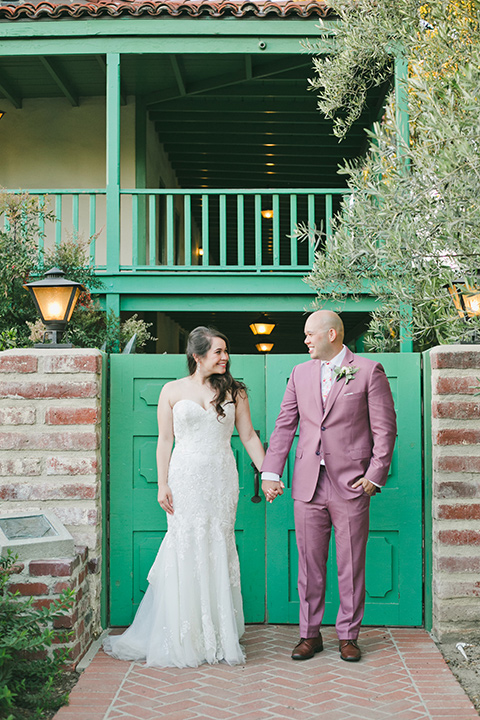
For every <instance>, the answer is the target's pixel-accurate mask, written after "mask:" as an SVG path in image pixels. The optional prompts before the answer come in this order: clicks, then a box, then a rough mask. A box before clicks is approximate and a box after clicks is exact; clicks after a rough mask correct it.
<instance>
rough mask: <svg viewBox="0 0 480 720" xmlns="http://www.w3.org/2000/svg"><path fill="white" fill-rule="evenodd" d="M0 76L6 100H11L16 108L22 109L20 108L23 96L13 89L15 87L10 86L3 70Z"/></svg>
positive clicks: (0, 86) (0, 90)
mask: <svg viewBox="0 0 480 720" xmlns="http://www.w3.org/2000/svg"><path fill="white" fill-rule="evenodd" d="M0 78H1V80H0V92H1V93H2V95H3V96H4V97H5V99H6V100H9V101H10V102H11V103H12V105H13V107H14V108H16V109H17V110H20V108H21V107H22V98H21V97H20V96H19V95H17V93H16V92H15V90H13V88H12V87H11V86H10V83H9V82H8V81H7V80H5V78H4V76H3V71H2V72H1V73H0Z"/></svg>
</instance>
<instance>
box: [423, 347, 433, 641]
mask: <svg viewBox="0 0 480 720" xmlns="http://www.w3.org/2000/svg"><path fill="white" fill-rule="evenodd" d="M422 361H423V407H424V413H423V432H424V440H423V442H424V453H423V454H424V458H425V460H424V471H423V476H424V483H425V486H424V496H423V497H424V521H423V532H424V541H423V542H424V578H425V581H424V582H425V585H424V600H423V608H424V618H423V622H424V625H425V630H428V631H430V630H431V629H432V624H433V597H432V595H433V589H432V575H433V572H432V563H433V517H432V515H433V508H432V483H433V477H432V476H433V469H432V365H431V358H430V350H426V351H425V352H424V353H422Z"/></svg>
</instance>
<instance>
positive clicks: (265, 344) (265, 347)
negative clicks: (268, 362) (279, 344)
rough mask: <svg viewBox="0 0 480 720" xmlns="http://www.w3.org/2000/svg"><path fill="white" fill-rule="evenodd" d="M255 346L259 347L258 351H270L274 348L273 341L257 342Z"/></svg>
mask: <svg viewBox="0 0 480 720" xmlns="http://www.w3.org/2000/svg"><path fill="white" fill-rule="evenodd" d="M255 347H256V348H257V350H258V352H263V353H268V352H270V351H271V349H272V348H273V343H268V342H261V343H257V344H256V345H255Z"/></svg>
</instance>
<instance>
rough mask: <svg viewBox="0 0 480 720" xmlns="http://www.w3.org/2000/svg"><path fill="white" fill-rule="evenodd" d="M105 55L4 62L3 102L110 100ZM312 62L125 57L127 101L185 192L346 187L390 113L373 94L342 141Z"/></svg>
mask: <svg viewBox="0 0 480 720" xmlns="http://www.w3.org/2000/svg"><path fill="white" fill-rule="evenodd" d="M105 74H106V65H105V57H104V56H100V55H95V56H58V57H48V58H47V57H44V56H36V57H35V56H29V57H19V58H7V57H3V58H0V97H1V95H3V96H4V97H6V98H8V99H9V100H10V101H11V102H13V104H14V105H15V106H16V107H20V106H21V104H22V100H23V99H24V98H48V97H52V98H54V97H64V98H65V101H66V102H68V103H70V104H71V105H72V106H76V105H78V104H81V102H82V98H85V97H88V96H103V95H105ZM311 74H312V70H311V59H310V58H309V57H308V56H305V55H302V54H300V53H299V55H298V56H292V55H289V56H281V55H277V56H271V55H270V56H269V57H268V59H267V58H265V57H263V56H250V55H247V56H244V55H240V54H231V55H219V54H211V55H189V54H182V55H180V54H179V55H149V54H146V55H122V58H121V94H122V103H123V104H124V103H126V102H127V101H128V96H132V95H134V96H138V97H141V99H142V102H144V103H145V104H146V107H147V109H148V112H149V115H150V118H151V119H152V120H153V121H154V123H155V127H156V131H157V133H158V138H159V141H160V142H161V143H163V144H164V146H165V149H166V151H167V152H168V156H169V159H170V162H171V164H172V166H173V168H174V170H175V172H176V174H177V177H178V180H179V184H180V186H181V187H185V188H202V187H210V188H229V187H245V188H248V187H258V188H266V187H272V188H274V187H278V188H289V187H291V188H295V187H305V188H308V187H341V186H342V184H343V182H344V181H343V179H342V178H341V176H339V175H338V174H337V170H338V166H339V165H341V164H343V162H344V160H345V159H352V158H355V157H357V156H359V155H361V154H362V153H364V152H365V149H366V136H365V128H369V127H371V124H372V122H374V121H375V120H376V119H377V118H378V116H379V114H380V113H381V109H382V107H383V101H384V96H385V92H386V89H387V88H386V87H379V88H374V89H372V90H371V92H370V97H369V99H368V109H367V110H366V111H365V112H364V113H363V115H362V116H361V117H360V118H359V119H358V120H357V122H356V123H355V126H354V127H353V128H352V130H351V131H350V133H349V135H348V137H347V138H346V139H345V140H344V141H343V142H342V143H340V144H339V143H338V141H337V139H336V138H335V137H334V136H333V135H332V132H331V123H330V122H329V121H327V120H325V119H324V118H323V117H322V116H321V115H320V113H319V112H318V111H317V110H316V98H315V96H314V94H313V93H311V92H309V91H308V89H307V88H308V82H307V79H308V77H309V76H311Z"/></svg>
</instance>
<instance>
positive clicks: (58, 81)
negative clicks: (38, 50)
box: [38, 55, 80, 107]
mask: <svg viewBox="0 0 480 720" xmlns="http://www.w3.org/2000/svg"><path fill="white" fill-rule="evenodd" d="M38 59H39V60H40V62H41V63H42V65H43V67H44V68H45V70H46V71H47V72H48V74H49V75H50V77H51V78H52V80H53V81H54V83H55V85H56V86H57V87H58V88H59V89H60V90H61V92H62V94H63V95H64V96H65V97H66V98H67V100H68V101H69V103H70V105H72V107H78V106H79V104H80V102H79V99H78V94H77V93H76V91H75V89H74V88H73V86H72V84H71V83H70V81H69V80H68V79H67V78H66V77H65V75H64V73H63V72H62V70H60V68H59V66H58V63H54V61H53V60H48V59H47V58H46V57H44V56H43V55H39V56H38Z"/></svg>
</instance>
